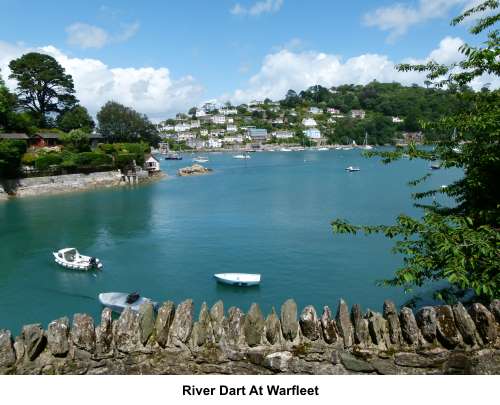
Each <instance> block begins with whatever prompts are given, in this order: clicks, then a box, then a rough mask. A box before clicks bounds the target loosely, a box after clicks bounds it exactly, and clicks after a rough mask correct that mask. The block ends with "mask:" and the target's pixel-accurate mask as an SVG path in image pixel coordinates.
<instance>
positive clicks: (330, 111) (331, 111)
mask: <svg viewBox="0 0 500 405" xmlns="http://www.w3.org/2000/svg"><path fill="white" fill-rule="evenodd" d="M326 111H327V112H328V114H340V110H339V109H338V108H327V109H326Z"/></svg>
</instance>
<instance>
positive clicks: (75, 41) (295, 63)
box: [0, 0, 500, 121]
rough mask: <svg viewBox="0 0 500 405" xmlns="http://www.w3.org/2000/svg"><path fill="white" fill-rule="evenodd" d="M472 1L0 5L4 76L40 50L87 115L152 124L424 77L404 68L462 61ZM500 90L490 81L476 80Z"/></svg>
mask: <svg viewBox="0 0 500 405" xmlns="http://www.w3.org/2000/svg"><path fill="white" fill-rule="evenodd" d="M478 2H480V0H411V1H410V0H350V1H341V0H307V1H304V0H211V1H202V0H182V1H173V0H163V1H160V0H156V1H152V0H142V1H136V0H121V1H113V0H107V1H106V0H86V1H66V2H62V1H56V0H44V1H38V0H23V1H19V0H0V10H2V13H1V15H2V16H1V18H0V20H1V24H0V69H1V71H0V74H2V76H3V78H4V80H6V82H7V85H8V86H9V87H11V88H15V85H16V84H15V82H13V81H12V80H8V75H9V69H8V63H9V61H10V60H12V59H14V58H17V57H19V56H21V55H22V54H23V53H26V52H30V51H36V52H44V53H47V54H49V55H52V56H54V57H55V58H56V59H57V60H58V61H59V63H61V64H62V65H63V66H64V68H65V69H66V70H67V71H68V73H70V74H71V75H72V76H73V79H74V81H75V88H76V92H77V97H78V98H79V99H80V102H81V104H82V105H84V106H85V107H87V108H88V109H89V111H90V112H91V113H92V114H95V113H96V112H97V111H98V110H99V108H100V107H101V106H102V105H103V104H104V103H105V102H106V101H109V100H113V101H117V102H120V103H122V104H125V105H128V106H130V107H133V108H135V109H137V110H138V111H139V112H141V113H145V114H147V115H148V116H149V117H150V118H151V119H152V120H154V121H158V120H161V119H164V118H168V117H171V116H172V115H175V113H177V112H179V111H186V110H187V109H189V108H190V107H192V106H195V105H199V104H201V103H203V102H204V101H207V100H218V101H220V102H224V101H231V102H233V103H242V102H248V101H251V100H254V99H264V98H266V97H269V98H271V99H280V98H282V97H283V96H284V95H285V93H286V91H287V90H288V89H294V90H296V91H300V90H304V89H306V88H307V87H309V86H311V85H315V84H321V85H323V86H328V87H331V86H335V85H340V84H347V83H355V84H366V83H368V82H370V81H372V80H378V81H381V82H392V81H399V82H401V83H403V84H412V83H419V84H422V83H423V81H424V80H425V79H424V77H423V75H422V74H417V73H401V72H397V71H396V70H395V69H394V66H395V64H397V63H401V62H424V61H427V60H430V59H434V60H436V61H438V62H441V63H451V62H456V61H458V60H459V59H460V54H459V52H458V47H459V46H460V45H461V44H463V43H464V42H468V43H474V41H477V38H473V37H471V35H470V34H469V33H468V28H469V26H470V22H469V23H466V24H463V25H461V26H458V27H451V26H450V20H451V19H452V18H453V17H454V16H456V15H458V14H459V13H460V12H461V11H463V10H464V9H466V8H468V7H470V6H471V5H475V4H477V3H478ZM486 83H491V85H492V86H493V87H499V85H500V84H499V83H498V79H496V78H488V77H484V78H480V79H478V80H477V81H476V82H475V83H473V85H474V87H476V88H480V87H481V86H483V85H484V84H486Z"/></svg>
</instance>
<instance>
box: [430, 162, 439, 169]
mask: <svg viewBox="0 0 500 405" xmlns="http://www.w3.org/2000/svg"><path fill="white" fill-rule="evenodd" d="M431 169H432V170H439V169H441V163H431Z"/></svg>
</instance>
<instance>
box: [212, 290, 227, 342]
mask: <svg viewBox="0 0 500 405" xmlns="http://www.w3.org/2000/svg"><path fill="white" fill-rule="evenodd" d="M210 322H211V323H212V330H213V333H214V340H215V342H216V343H219V341H220V340H221V338H222V335H223V334H224V303H223V302H222V301H221V300H219V301H217V302H216V303H215V304H214V305H213V306H212V308H210Z"/></svg>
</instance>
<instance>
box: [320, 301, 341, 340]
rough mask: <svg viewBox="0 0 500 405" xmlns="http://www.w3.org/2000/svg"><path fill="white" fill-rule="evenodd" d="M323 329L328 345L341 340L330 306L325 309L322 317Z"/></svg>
mask: <svg viewBox="0 0 500 405" xmlns="http://www.w3.org/2000/svg"><path fill="white" fill-rule="evenodd" d="M321 328H322V329H323V338H324V339H325V342H326V343H328V344H332V343H335V342H336V341H337V339H338V338H339V332H338V330H337V326H336V325H335V320H334V319H333V318H332V311H330V308H329V307H328V306H325V307H323V314H322V315H321Z"/></svg>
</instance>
